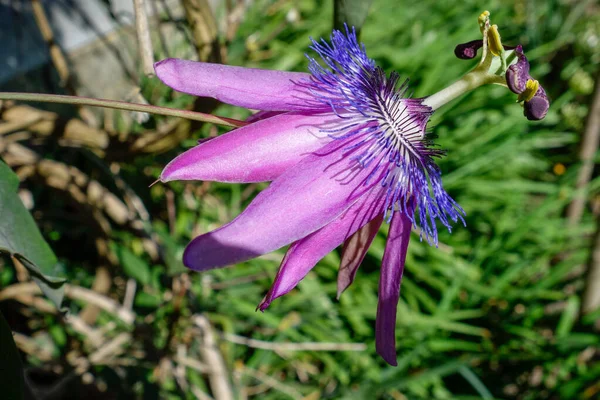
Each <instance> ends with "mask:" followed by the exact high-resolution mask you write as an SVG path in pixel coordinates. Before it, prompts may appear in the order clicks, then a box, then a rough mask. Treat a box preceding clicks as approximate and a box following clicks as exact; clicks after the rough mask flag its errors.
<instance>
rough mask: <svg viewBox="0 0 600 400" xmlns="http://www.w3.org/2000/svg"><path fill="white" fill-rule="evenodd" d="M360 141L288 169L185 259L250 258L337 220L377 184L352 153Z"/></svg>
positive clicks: (222, 261) (328, 148)
mask: <svg viewBox="0 0 600 400" xmlns="http://www.w3.org/2000/svg"><path fill="white" fill-rule="evenodd" d="M355 139H356V138H352V139H341V140H335V141H333V142H330V143H329V144H327V145H325V146H324V147H323V148H322V149H320V150H319V151H318V152H315V153H313V154H311V155H309V156H307V157H305V158H304V159H303V160H302V161H300V162H299V163H298V164H296V165H295V166H294V167H292V168H290V169H288V170H287V171H286V172H284V173H283V174H282V175H281V176H279V178H277V179H276V180H275V181H273V183H271V185H270V186H269V187H268V188H267V189H265V190H263V191H262V192H261V193H260V194H259V195H258V196H256V198H255V199H254V201H253V202H252V203H251V204H250V205H249V206H248V208H246V210H244V212H242V214H240V215H239V216H238V217H237V218H235V219H234V220H233V221H232V222H230V223H229V224H227V225H225V226H223V227H221V228H219V229H217V230H215V231H212V232H209V233H207V234H204V235H201V236H198V237H197V238H195V239H194V240H193V241H192V242H191V243H190V244H189V245H188V246H187V248H186V249H185V252H184V254H183V263H184V264H185V265H186V266H187V267H188V268H191V269H194V270H200V271H201V270H207V269H211V268H218V267H224V266H226V265H230V264H235V263H238V262H242V261H246V260H249V259H251V258H254V257H257V256H259V255H261V254H265V253H269V252H271V251H274V250H276V249H279V248H281V247H283V246H285V245H287V244H290V243H292V242H295V241H296V240H298V239H301V238H303V237H305V236H307V235H309V234H311V233H313V232H314V231H316V230H317V229H320V228H321V227H323V226H324V225H326V224H328V223H329V222H331V221H333V220H334V219H336V218H337V217H338V216H340V215H341V214H342V213H343V212H344V211H345V210H346V209H348V208H349V207H350V206H351V205H352V204H354V203H355V202H356V201H357V200H358V199H359V198H360V197H361V196H362V195H364V194H365V193H366V192H368V191H369V190H370V189H371V188H372V186H373V185H377V184H378V180H377V179H370V180H369V181H368V182H367V178H368V177H369V174H370V173H371V172H372V170H371V169H369V168H360V167H358V166H357V165H356V163H352V161H351V157H350V156H349V155H348V154H347V153H348V150H347V147H348V146H349V144H350V143H353V141H354V140H355ZM209 143H210V142H209Z"/></svg>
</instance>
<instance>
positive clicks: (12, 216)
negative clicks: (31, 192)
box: [0, 161, 65, 308]
mask: <svg viewBox="0 0 600 400" xmlns="http://www.w3.org/2000/svg"><path fill="white" fill-rule="evenodd" d="M18 187H19V178H18V177H17V176H16V175H15V174H14V173H13V172H12V170H11V169H10V168H9V167H8V166H7V165H6V164H4V163H3V162H1V161H0V252H5V253H8V254H9V255H10V256H11V257H13V258H14V259H16V260H18V261H19V262H21V263H22V264H23V265H24V266H25V268H27V269H28V270H29V272H30V273H31V276H32V278H33V280H34V281H35V282H36V283H37V284H38V285H39V287H40V289H42V292H44V294H45V295H46V296H47V297H48V298H49V299H50V300H51V301H52V302H53V303H54V304H55V305H56V307H58V308H60V304H61V302H62V299H63V295H64V288H63V284H64V282H65V280H64V279H63V278H59V277H57V276H56V271H57V266H58V262H57V259H56V256H55V255H54V253H53V252H52V249H51V248H50V246H48V243H46V241H45V240H44V238H43V237H42V234H41V233H40V231H39V229H38V228H37V226H36V224H35V221H34V220H33V218H32V217H31V214H29V212H28V211H27V209H26V208H25V206H24V205H23V203H22V202H21V199H20V198H19V196H18V195H17V189H18Z"/></svg>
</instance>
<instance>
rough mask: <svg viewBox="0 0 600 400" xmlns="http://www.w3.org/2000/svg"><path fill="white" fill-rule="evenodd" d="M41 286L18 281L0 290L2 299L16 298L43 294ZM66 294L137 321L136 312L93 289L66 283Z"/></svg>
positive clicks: (130, 322) (123, 318)
mask: <svg viewBox="0 0 600 400" xmlns="http://www.w3.org/2000/svg"><path fill="white" fill-rule="evenodd" d="M41 293H42V292H41V290H40V288H39V287H38V286H37V285H36V284H35V283H33V282H28V283H16V284H13V285H10V286H7V287H6V288H4V289H3V290H2V291H0V301H3V300H7V299H16V298H18V297H19V296H21V295H41ZM65 296H66V297H68V298H70V299H73V300H78V301H83V302H85V303H91V304H94V305H96V306H97V307H99V308H100V309H102V310H104V311H105V312H107V313H109V314H112V315H114V316H115V317H117V318H118V319H120V320H121V321H123V322H124V323H125V324H127V325H133V322H134V321H135V313H134V312H133V311H131V310H128V309H126V308H124V307H122V306H121V305H120V304H119V303H117V302H116V301H114V300H112V299H110V298H108V297H106V296H103V295H101V294H98V293H96V292H94V291H93V290H90V289H86V288H82V287H80V286H73V285H69V284H65Z"/></svg>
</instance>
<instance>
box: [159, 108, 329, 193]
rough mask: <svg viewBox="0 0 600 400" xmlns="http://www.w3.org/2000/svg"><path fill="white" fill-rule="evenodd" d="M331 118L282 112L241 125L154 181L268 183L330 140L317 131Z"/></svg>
mask: <svg viewBox="0 0 600 400" xmlns="http://www.w3.org/2000/svg"><path fill="white" fill-rule="evenodd" d="M332 118H336V117H335V116H332V115H303V114H297V113H287V114H281V115H277V116H274V117H271V118H268V119H265V120H262V121H258V122H255V123H253V124H250V125H246V126H244V127H242V128H238V129H235V130H233V131H231V132H229V133H226V134H224V135H221V136H218V137H216V138H214V139H211V140H209V141H207V142H203V143H202V144H200V145H198V146H196V147H194V148H192V149H190V150H188V151H186V152H185V153H183V154H181V155H180V156H178V157H177V158H175V159H174V160H173V161H171V162H170V163H169V164H168V165H167V166H166V167H165V169H164V170H163V172H162V174H161V176H160V179H161V181H163V182H168V181H172V180H204V181H218V182H237V183H243V182H264V181H271V180H273V179H275V178H277V177H278V176H279V175H281V174H282V173H283V172H284V171H285V170H286V169H288V168H290V167H292V166H293V165H295V164H297V163H298V162H299V161H300V160H302V159H303V158H304V157H306V156H307V155H308V154H310V153H311V152H313V151H315V150H318V149H319V148H321V147H323V146H324V145H325V144H327V143H328V142H330V141H331V138H330V137H329V136H327V135H326V134H323V133H320V132H319V128H318V126H320V125H322V124H323V123H324V122H325V121H327V120H330V119H332Z"/></svg>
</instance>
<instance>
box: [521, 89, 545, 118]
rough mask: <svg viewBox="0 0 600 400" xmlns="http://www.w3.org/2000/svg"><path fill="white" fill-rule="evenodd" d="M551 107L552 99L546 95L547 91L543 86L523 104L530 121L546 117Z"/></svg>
mask: <svg viewBox="0 0 600 400" xmlns="http://www.w3.org/2000/svg"><path fill="white" fill-rule="evenodd" d="M549 108H550V100H548V96H547V95H546V91H545V90H544V88H543V87H542V86H540V87H539V89H538V91H537V92H536V93H535V95H534V96H533V97H532V98H531V100H529V101H526V102H525V103H524V104H523V112H524V113H525V116H526V117H527V119H528V120H530V121H539V120H541V119H544V117H545V116H546V113H548V109H549Z"/></svg>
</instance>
